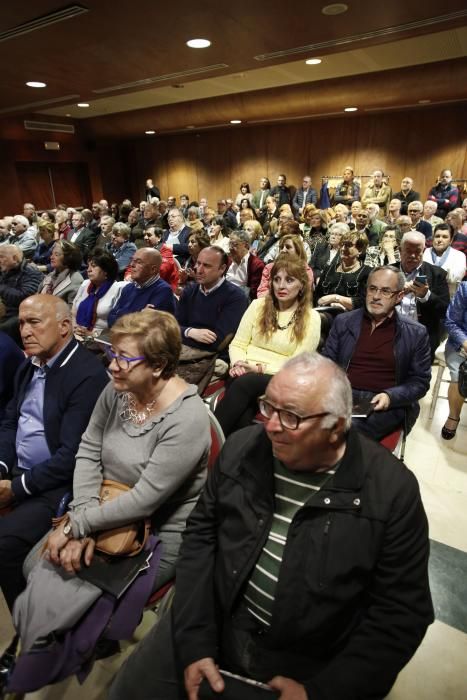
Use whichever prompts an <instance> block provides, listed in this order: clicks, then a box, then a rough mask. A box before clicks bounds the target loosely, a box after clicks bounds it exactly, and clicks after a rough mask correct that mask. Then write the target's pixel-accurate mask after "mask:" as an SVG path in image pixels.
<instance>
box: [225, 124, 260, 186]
mask: <svg viewBox="0 0 467 700" xmlns="http://www.w3.org/2000/svg"><path fill="white" fill-rule="evenodd" d="M269 138H270V134H269V127H268V126H264V127H255V128H254V129H241V128H240V129H237V128H233V129H231V130H230V131H229V134H228V137H227V138H226V145H227V146H228V148H229V150H230V164H231V166H230V180H231V182H230V190H229V193H228V194H226V196H227V197H236V196H237V194H238V193H239V191H240V184H241V183H242V182H248V184H249V185H250V190H251V192H255V190H257V189H259V181H260V179H261V178H262V177H267V173H268V172H270V168H269V166H268V147H269Z"/></svg>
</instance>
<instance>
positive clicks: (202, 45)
mask: <svg viewBox="0 0 467 700" xmlns="http://www.w3.org/2000/svg"><path fill="white" fill-rule="evenodd" d="M186 45H187V46H189V47H190V49H207V48H208V46H211V42H210V41H209V39H189V41H187V42H186Z"/></svg>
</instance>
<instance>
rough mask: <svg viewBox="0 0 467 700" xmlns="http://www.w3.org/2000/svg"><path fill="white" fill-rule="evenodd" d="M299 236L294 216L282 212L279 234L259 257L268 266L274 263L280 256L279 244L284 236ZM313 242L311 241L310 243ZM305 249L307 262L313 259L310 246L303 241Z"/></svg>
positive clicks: (266, 244)
mask: <svg viewBox="0 0 467 700" xmlns="http://www.w3.org/2000/svg"><path fill="white" fill-rule="evenodd" d="M289 234H291V235H293V236H299V235H300V227H299V225H298V222H297V221H294V219H293V217H292V214H288V213H287V212H281V214H280V217H279V229H278V231H277V234H276V235H275V236H274V237H273V238H272V245H271V239H269V240H267V241H266V243H265V244H264V245H263V247H262V248H261V250H260V251H259V253H258V257H259V258H262V259H263V260H264V262H265V263H266V264H268V263H270V262H274V260H275V259H276V258H277V256H278V255H279V243H280V239H281V238H282V236H287V235H289ZM310 242H311V241H310ZM303 247H304V248H305V254H306V259H307V261H308V260H309V259H310V258H311V249H310V244H309V243H308V242H307V241H306V240H305V239H303Z"/></svg>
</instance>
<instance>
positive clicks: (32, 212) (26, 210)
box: [23, 202, 37, 233]
mask: <svg viewBox="0 0 467 700" xmlns="http://www.w3.org/2000/svg"><path fill="white" fill-rule="evenodd" d="M23 216H24V217H25V218H26V219H27V220H28V226H29V228H30V230H31V231H35V233H37V213H36V207H35V206H34V204H31V202H25V203H24V204H23Z"/></svg>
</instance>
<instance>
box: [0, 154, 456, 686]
mask: <svg viewBox="0 0 467 700" xmlns="http://www.w3.org/2000/svg"><path fill="white" fill-rule="evenodd" d="M148 182H150V181H148ZM413 186H414V183H413V181H412V180H411V178H404V180H403V181H402V183H401V190H400V192H397V193H396V194H395V196H394V197H392V192H391V187H390V185H389V184H388V182H387V180H385V178H384V175H383V173H382V171H381V170H375V171H374V173H373V177H372V179H371V181H370V182H369V183H367V185H366V186H365V187H362V186H361V183H357V182H356V181H355V178H354V175H353V170H352V168H350V167H347V168H346V169H345V171H344V175H343V179H342V182H341V183H339V185H338V186H337V187H336V188H335V192H334V194H332V195H331V200H332V201H331V203H330V204H331V206H326V208H323V209H320V208H319V206H318V195H317V192H316V190H315V189H314V188H313V187H312V181H311V178H310V177H309V176H305V177H304V178H303V182H302V187H301V188H300V189H298V190H297V191H296V192H295V193H294V192H293V190H292V189H291V188H290V187H289V186H288V185H287V178H286V176H285V175H283V174H281V175H279V176H278V178H277V185H275V186H272V187H271V183H270V181H269V180H268V179H267V178H262V179H261V181H260V183H259V187H258V189H257V190H256V191H254V192H251V191H250V185H249V183H247V182H243V183H241V185H240V188H239V189H240V191H239V193H238V196H237V197H236V198H235V199H233V200H232V199H228V198H226V199H220V200H218V202H217V207H216V209H217V211H216V209H214V208H211V207H209V204H208V201H207V199H206V198H203V199H202V200H200V201H199V202H195V201H190V198H189V197H188V195H183V197H182V196H181V197H180V204H179V206H177V198H176V197H175V196H169V197H167V200H161V199H160V193H159V190H158V189H157V188H156V187H154V185H153V184H152V182H151V186H148V187H147V191H146V199H145V200H144V201H142V202H141V203H140V204H139V205H138V206H135V207H134V206H132V204H131V202H130V201H129V200H124V201H123V202H122V203H121V204H120V205H118V204H112V205H111V206H109V204H108V202H107V201H106V200H101V201H100V202H94V203H93V204H92V206H90V207H89V209H87V208H85V209H83V210H77V209H75V208H72V207H66V206H65V205H60V206H59V207H58V208H57V210H56V211H49V212H42V214H41V215H38V214H37V213H36V211H35V208H34V206H33V205H32V204H30V203H27V204H25V205H24V210H23V214H18V215H14V216H5V217H3V219H1V220H0V237H1V239H2V240H1V241H0V331H2V332H1V333H0V358H1V361H2V368H1V374H0V415H1V414H2V413H3V414H4V415H3V419H2V423H1V430H2V432H1V438H0V476H1V480H0V509H3V511H2V512H0V516H1V517H0V553H1V554H2V574H1V576H0V586H1V588H2V591H3V593H4V595H5V597H6V599H7V602H8V605H9V607H10V609H13V605H14V603H15V600H16V599H17V598H18V596H19V600H20V604H18V606H17V607H16V610H15V620H16V624H17V627H18V628H19V629H20V633H21V636H22V640H23V649H24V651H25V652H26V651H27V650H28V648H34V644H35V642H36V641H38V640H39V646H44V639H47V638H48V635H49V634H50V633H54V632H56V631H57V630H58V629H59V630H68V629H71V628H72V627H73V625H74V622H75V621H76V618H77V615H78V612H79V613H80V614H82V612H83V611H85V610H87V609H88V607H89V605H91V603H92V602H94V601H95V600H96V598H97V597H99V596H100V594H101V590H100V589H99V590H97V591H96V590H94V591H93V592H92V595H91V596H90V597H85V599H84V603H82V602H81V599H80V596H79V595H77V596H73V593H72V594H71V596H72V597H73V606H71V605H65V606H64V608H63V610H62V609H59V606H57V616H56V618H53V619H52V620H50V619H49V620H47V621H44V618H43V616H41V614H40V607H41V606H40V605H39V604H38V601H41V600H43V591H44V587H42V588H41V585H40V583H36V587H35V586H34V585H31V586H29V585H28V587H27V588H26V592H25V593H23V591H24V589H25V586H26V580H25V576H24V571H23V564H24V560H25V558H26V557H27V555H28V553H29V552H30V550H31V549H32V548H33V546H34V545H35V544H36V543H37V542H38V541H39V540H40V539H41V537H43V536H44V535H46V533H47V532H48V530H49V529H50V523H51V518H52V517H53V516H54V515H55V511H56V509H57V506H58V503H59V502H60V500H61V498H62V496H63V495H64V493H65V492H67V491H73V500H72V501H71V504H70V505H69V508H68V512H67V516H66V518H65V519H64V520H63V521H62V522H61V523H60V525H59V526H58V527H57V529H55V530H54V532H53V533H52V534H51V535H49V536H48V539H47V545H46V548H45V549H46V552H47V556H46V558H45V560H44V558H42V559H40V561H41V562H44V561H45V562H46V564H41V565H40V566H39V565H38V563H37V562H38V554H37V552H35V553H34V556H32V558H31V560H30V561H29V560H28V561H29V564H28V566H29V568H30V569H32V571H33V572H34V571H36V572H37V571H38V570H40V571H41V572H42V573H41V574H40V576H39V574H37V579H36V580H37V581H38V582H40V580H42V579H41V576H45V579H44V580H46V581H51V582H52V583H51V584H50V590H49V591H48V593H49V595H50V600H51V601H53V599H54V596H55V595H57V596H58V598H60V596H63V600H66V599H67V598H68V597H69V595H70V594H69V590H71V589H70V583H69V580H70V579H69V576H68V575H67V574H69V573H73V572H77V571H79V569H80V567H81V566H82V565H84V566H87V565H89V564H91V561H92V559H93V556H94V541H95V540H94V537H93V534H94V533H95V532H98V531H100V530H102V529H105V528H113V527H117V526H123V525H125V524H127V523H129V522H132V521H134V520H140V519H141V518H145V517H148V516H151V517H152V524H151V528H152V532H153V533H155V534H157V535H158V537H159V538H160V540H162V543H163V546H164V549H163V554H162V560H161V564H160V565H159V573H157V574H156V579H155V580H156V582H157V585H160V584H162V583H164V582H166V581H168V580H170V578H171V577H172V576H173V565H174V563H175V561H176V559H177V556H178V550H179V546H180V538H181V533H182V531H183V529H184V527H185V522H186V519H187V516H188V515H189V512H190V511H191V509H192V507H193V505H194V503H195V502H196V500H197V498H198V495H199V492H200V489H201V487H202V484H203V482H204V478H205V469H204V467H205V464H206V456H207V450H208V447H209V430H208V422H207V417H206V413H205V411H204V408H203V404H202V402H201V400H200V398H199V396H197V395H196V394H197V393H201V394H202V392H203V391H204V388H205V386H206V383H207V382H209V379H210V378H211V375H212V374H213V372H214V367H215V366H216V367H217V362H218V361H220V366H221V367H223V376H224V378H225V381H226V386H227V388H226V391H225V395H224V397H223V400H222V401H221V402H220V403H219V404H218V407H217V409H216V415H217V418H218V419H219V422H220V425H221V427H222V428H223V430H224V433H225V435H226V436H227V435H230V434H231V433H235V432H236V431H237V430H239V429H240V428H242V427H244V426H248V425H250V423H252V421H253V420H254V418H255V415H256V413H257V410H258V401H259V407H260V411H261V414H262V416H263V418H266V430H267V431H268V438H269V439H270V440H271V441H272V443H273V452H274V455H275V456H276V457H275V461H274V469H276V468H278V467H277V465H276V462H277V460H280V459H281V457H280V455H281V454H282V452H281V451H284V452H287V453H288V450H289V448H290V449H292V442H290V441H289V440H288V439H287V440H285V442H284V441H282V440H280V439H279V440H278V441H277V444H276V442H275V440H276V438H275V437H274V435H275V432H276V431H277V432H278V433H281V432H282V431H284V430H285V431H287V430H291V431H292V432H293V431H294V430H298V431H299V432H300V425H301V422H302V421H303V422H306V421H307V420H308V419H314V418H315V415H317V416H320V417H321V416H323V415H328V413H326V411H325V410H324V412H318V413H317V414H315V412H314V409H313V410H310V411H309V415H306V411H305V410H304V406H305V404H303V407H301V391H302V389H301V384H300V381H301V379H300V376H301V375H300V372H299V374H298V375H297V376H294V378H293V381H288V382H286V384H285V385H283V380H282V379H281V377H283V376H288V374H287V372H289V373H290V371H289V370H287V367H288V365H287V362H288V361H289V360H290V359H291V358H296V359H297V364H296V365H293V366H294V367H297V368H302V369H301V370H300V371H302V370H303V368H304V367H311V366H313V367H315V366H316V368H320V367H322V372H323V376H324V374H325V373H326V372H331V374H332V373H333V372H338V370H337V369H333V370H331V369H330V367H331V365H328V364H326V362H327V360H326V361H324V360H322V362H324V364H320V362H321V360H320V361H317V363H316V364H313V363H314V362H315V360H313V361H311V360H310V361H308V360H306V361H305V360H304V361H303V362H302V360H299V357H298V356H300V357H301V356H302V353H303V352H313V351H316V350H319V352H320V353H322V354H323V355H325V356H327V357H328V358H330V359H331V360H333V362H334V363H335V365H332V366H333V367H334V368H335V366H336V365H338V366H340V367H342V369H343V370H344V373H345V374H346V375H347V379H348V382H350V384H349V387H350V388H349V389H348V391H350V392H351V398H352V399H353V401H354V402H355V403H357V402H360V401H361V400H363V399H365V400H368V401H369V402H370V404H371V406H372V413H371V415H369V416H368V418H366V419H354V421H353V428H352V430H355V431H357V432H358V433H361V434H365V435H366V436H367V437H369V438H370V439H371V440H373V441H379V440H380V439H382V438H383V437H384V436H385V435H387V434H388V433H389V432H391V431H393V430H394V429H396V428H398V427H400V426H401V425H404V426H405V429H406V430H407V431H408V430H410V429H411V427H412V426H413V424H414V422H415V420H416V419H417V416H418V412H419V407H418V401H419V400H420V399H421V398H422V397H423V396H424V394H425V393H426V392H427V390H428V388H429V383H430V376H431V363H432V361H433V358H434V353H435V350H436V348H437V347H438V346H439V344H440V342H441V340H442V339H443V336H444V335H445V334H446V331H445V327H444V325H443V322H444V319H445V316H446V312H447V310H448V306H449V304H450V299H451V297H454V298H453V301H452V302H451V306H449V311H448V313H447V317H446V328H447V330H448V332H449V341H448V345H447V350H446V352H447V356H448V364H449V367H450V369H451V377H452V384H451V387H450V390H449V391H450V394H449V399H450V400H449V417H448V418H447V421H446V423H445V425H444V427H443V433H442V435H443V438H444V439H452V438H453V437H454V436H455V433H456V429H457V423H458V421H459V415H460V410H461V408H462V402H461V400H460V397H459V394H458V392H457V393H456V391H457V389H456V386H457V385H456V383H455V382H456V379H457V372H458V365H459V363H460V358H462V357H463V356H464V354H465V343H466V340H465V289H464V287H465V284H466V283H465V282H464V283H462V280H463V279H464V277H465V273H466V259H465V258H466V253H467V233H466V224H465V221H466V218H467V214H466V210H467V203H466V202H464V204H463V206H462V207H458V206H457V205H458V204H459V201H458V199H459V193H458V190H457V188H455V186H454V185H453V184H452V177H451V173H450V171H449V170H445V171H443V172H442V174H441V177H440V180H439V183H438V184H437V185H436V186H435V187H434V188H432V190H430V193H429V196H428V197H427V200H426V202H425V204H423V202H422V201H421V200H420V195H419V193H418V192H415V191H414V190H413ZM456 192H457V196H456V197H455V196H454V195H455V193H456ZM361 193H363V194H362V197H361V199H360V194H361ZM435 205H436V207H435ZM459 283H461V287H460V289H459V291H457V293H456V290H457V287H458V285H459ZM313 307H315V308H313ZM318 310H319V311H320V312H323V311H325V310H328V311H329V310H330V312H332V313H331V328H330V331H329V334H328V336H327V339H326V337H324V338H323V328H324V327H325V325H323V323H324V321H322V319H323V318H324V314H323V313H319V312H318ZM326 332H327V331H326ZM98 336H102V338H103V339H104V340H106V341H107V342H108V346H107V350H106V353H107V358H106V362H102V361H101V358H100V356H99V355H97V354H95V353H92V352H90V349H91V345H90V344H89V341H90V340H91V339H96V338H97V337H98ZM98 340H99V339H98ZM109 362H110V364H109ZM293 362H294V360H293V359H292V363H293ZM177 365H178V366H177ZM105 366H108V372H107V371H106V370H105ZM303 371H304V370H303ZM15 372H17V377H16V380H15V382H14V383H13V382H12V376H13V374H14V373H15ZM292 373H293V372H292ZM109 374H110V376H111V378H112V381H111V383H108V384H107V382H108V379H109ZM336 376H337V375H336ZM339 376H341V375H339ZM343 376H344V374H343V375H342V377H343ZM342 377H341V379H340V380H339V381H341V382H343V381H344V379H343V378H342ZM295 381H296V382H298V384H297V388H296V389H293V386H294V382H295ZM308 381H309V378H308V379H307V377H306V373H305V375H304V377H303V385H304V386H305V384H306V382H308ZM313 381H318V379H314V380H313ZM346 381H347V380H346ZM281 382H282V384H281ZM193 384H195V385H197V387H194V386H193ZM106 385H107V386H106ZM281 386H283V390H280V387H281ZM284 387H285V388H284ZM289 390H290V391H291V392H292V393H291V394H290V401H287V395H288V394H287V392H288V391H289ZM342 391H343V390H342ZM294 392H295V393H294ZM349 396H350V394H349ZM36 402H39V404H38V405H39V407H40V408H39V411H38V410H37V404H36ZM282 407H283V408H282ZM294 407H295V408H294ZM300 407H301V408H300ZM298 408H300V410H299V411H298V413H295V412H294V410H295V409H297V410H298ZM315 408H316V407H315ZM336 410H337V409H336ZM339 411H341V409H339V410H338V411H337V413H336V414H335V415H339V416H341V413H339ZM331 413H332V411H331ZM344 414H345V416H346V417H345V419H344V417H343V416H344ZM341 417H342V420H341V418H339V420H338V422H337V423H336V426H337V425H339V426H340V428H339V430H340V432H339V431H338V433H339V437H338V436H337V433H336V437H335V440H334V438H332V439H331V435H332V434H333V433H332V430H334V428H332V430H331V434H330V435H329V436H328V438H329V445H327V446H324V445H322V446H321V447H322V449H323V454H328V453H330V452H332V454H333V455H334V456H339V454H340V450H339V449H337V446H338V445H341V444H343V443H342V440H344V438H343V437H342V436H343V435H347V433H348V429H349V420H350V418H349V416H348V415H347V409H345V410H344V409H342V416H341ZM339 421H341V422H339ZM271 424H272V425H274V426H275V427H274V428H271V427H270V426H271ZM292 424H293V425H292ZM326 425H327V424H326ZM268 426H269V427H268ZM323 426H324V423H323ZM345 426H346V427H345ZM327 429H328V428H327V427H326V428H324V427H323V430H327ZM255 430H256V428H255ZM336 430H337V428H336ZM318 432H319V431H318ZM287 434H288V433H287ZM297 434H298V433H297ZM328 438H327V439H328ZM307 439H308V438H307ZM310 439H311V438H310ZM352 439H354V438H352ZM359 439H363V438H359ZM229 444H230V443H229ZM304 444H306V443H304ZM365 444H366V443H365ZM331 446H332V449H331ZM310 448H311V449H312V448H313V445H311V443H310ZM320 449H321V448H320ZM276 458H277V459H276ZM137 459H139V460H140V461H139V462H137ZM268 459H269V458H268ZM284 463H285V464H287V462H286V461H285V462H284ZM290 463H291V464H293V463H294V460H293V458H291V460H290ZM75 465H76V466H75ZM171 465H173V468H172V466H171ZM96 467H98V468H96ZM281 468H284V467H281ZM103 479H112V480H115V481H119V482H123V483H125V484H127V486H128V490H127V492H125V493H124V494H122V495H121V496H119V497H118V498H117V499H116V500H115V501H114V502H111V503H100V502H99V490H100V487H101V486H102V481H103ZM323 483H324V482H323ZM301 486H303V484H302V485H301ZM321 487H322V484H321V483H320V486H319V488H321ZM210 488H213V487H212V486H211V487H210ZM216 488H217V487H216ZM211 496H213V494H211ZM213 497H214V496H213ZM288 497H290V494H289V496H288ZM203 517H204V516H203ZM32 522H34V528H31V523H32ZM24 528H26V529H27V530H28V536H27V537H25V538H23V540H22V544H21V547H17V546H16V545H15V542H16V540H17V538H18V532H21V531H22V530H23V529H24ZM261 556H263V555H261ZM83 557H84V560H83ZM83 561H84V564H83ZM38 566H39V569H37V567H38ZM42 570H44V571H45V572H46V573H44V571H42ZM28 571H29V569H28ZM49 576H51V578H47V577H49ZM33 578H34V577H33ZM31 580H32V579H31ZM55 580H56V581H57V582H58V581H60V584H58V583H57V586H59V585H62V584H63V585H64V586H65V589H64V592H63V594H62V593H58V592H57V591H58V590H59V589H58V588H57V589H56V590H55V589H54V585H55V584H53V581H55ZM253 584H254V585H256V584H257V581H256V579H252V580H251V581H250V583H249V584H248V585H249V586H251V585H253ZM254 585H253V587H254ZM50 604H51V605H52V603H50ZM244 605H246V606H247V607H248V606H249V605H250V602H249V601H248V600H247V601H246V602H245V601H243V603H242V606H244ZM255 605H256V604H255ZM255 605H253V608H255ZM245 609H246V608H245ZM245 609H244V607H242V614H243V613H244V612H245ZM255 609H257V608H255ZM31 610H37V611H38V615H39V619H38V620H36V618H35V617H34V616H33V617H32V618H31ZM25 611H26V612H25ZM77 611H78V612H77ZM267 614H269V611H268V613H267ZM425 617H426V619H428V617H429V613H428V612H426V614H425ZM45 646H47V645H45ZM333 653H334V652H333ZM260 675H261V674H260ZM311 687H312V685H310V688H311ZM278 689H279V690H280V688H279V687H278ZM161 697H162V696H161ZM304 697H305V696H304ZM362 697H364V695H362Z"/></svg>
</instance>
